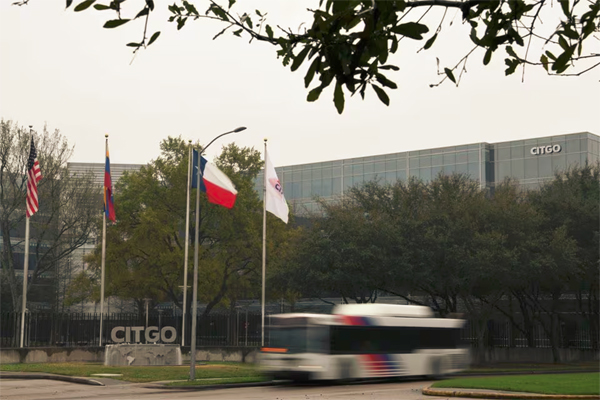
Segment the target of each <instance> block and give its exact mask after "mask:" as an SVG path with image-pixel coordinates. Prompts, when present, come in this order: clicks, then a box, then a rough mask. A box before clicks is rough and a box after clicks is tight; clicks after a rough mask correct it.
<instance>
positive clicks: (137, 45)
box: [127, 42, 142, 47]
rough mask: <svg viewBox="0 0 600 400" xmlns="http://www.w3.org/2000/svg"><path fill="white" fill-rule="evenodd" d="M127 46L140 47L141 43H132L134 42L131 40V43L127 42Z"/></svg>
mask: <svg viewBox="0 0 600 400" xmlns="http://www.w3.org/2000/svg"><path fill="white" fill-rule="evenodd" d="M127 46H128V47H141V46H142V44H141V43H134V42H131V43H127Z"/></svg>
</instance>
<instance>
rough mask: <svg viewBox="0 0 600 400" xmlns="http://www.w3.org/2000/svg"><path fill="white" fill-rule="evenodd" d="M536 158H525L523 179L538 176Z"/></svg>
mask: <svg viewBox="0 0 600 400" xmlns="http://www.w3.org/2000/svg"><path fill="white" fill-rule="evenodd" d="M538 158H539V157H538ZM538 158H529V159H527V160H525V179H533V178H537V177H538V176H539V174H538Z"/></svg>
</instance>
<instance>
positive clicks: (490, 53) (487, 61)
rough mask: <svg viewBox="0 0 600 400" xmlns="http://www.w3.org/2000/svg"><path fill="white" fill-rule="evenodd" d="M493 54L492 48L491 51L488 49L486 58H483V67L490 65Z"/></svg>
mask: <svg viewBox="0 0 600 400" xmlns="http://www.w3.org/2000/svg"><path fill="white" fill-rule="evenodd" d="M492 53H493V50H492V48H491V47H490V48H489V49H487V51H486V52H485V56H483V65H488V64H489V63H490V61H491V59H492Z"/></svg>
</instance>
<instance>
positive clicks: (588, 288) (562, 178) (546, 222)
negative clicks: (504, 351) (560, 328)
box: [530, 164, 600, 350]
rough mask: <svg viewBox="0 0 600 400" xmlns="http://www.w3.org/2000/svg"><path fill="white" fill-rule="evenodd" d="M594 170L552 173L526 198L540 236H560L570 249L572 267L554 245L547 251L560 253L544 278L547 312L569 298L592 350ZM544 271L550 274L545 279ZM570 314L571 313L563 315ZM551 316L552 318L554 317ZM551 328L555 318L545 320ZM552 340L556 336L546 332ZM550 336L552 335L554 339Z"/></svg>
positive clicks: (596, 243) (597, 197)
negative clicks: (537, 217) (562, 298)
mask: <svg viewBox="0 0 600 400" xmlns="http://www.w3.org/2000/svg"><path fill="white" fill-rule="evenodd" d="M599 174H600V165H598V164H595V165H585V166H580V167H576V168H572V169H570V170H568V171H565V172H563V173H557V174H556V178H555V179H554V180H553V181H551V182H549V183H547V184H545V185H544V186H543V187H542V188H541V190H540V191H539V192H532V193H531V194H530V198H531V202H532V204H533V206H534V207H536V209H537V210H538V212H539V213H540V215H541V216H542V217H543V218H542V221H541V229H542V230H543V231H557V232H563V234H564V235H565V236H567V237H568V238H569V239H570V240H571V241H573V242H574V243H573V246H574V247H575V248H574V249H573V250H572V252H573V253H574V254H573V255H572V258H574V260H573V261H572V262H568V261H567V260H564V255H563V254H564V251H561V249H560V248H557V247H556V246H553V247H552V250H553V251H554V252H555V253H556V252H560V253H561V255H562V257H561V258H559V260H560V261H562V262H559V263H556V264H548V265H547V268H548V269H549V268H552V271H547V270H546V271H544V275H545V276H546V277H547V276H553V277H555V278H554V280H551V281H549V282H548V287H547V291H548V293H549V294H550V296H552V299H553V300H554V301H553V302H552V303H551V307H552V310H551V311H555V310H556V311H558V310H557V308H558V305H557V304H556V303H557V302H558V299H559V297H560V294H561V293H562V292H564V291H568V292H570V293H573V294H575V296H576V302H575V304H576V307H575V310H576V312H577V313H578V314H580V315H582V316H583V317H584V318H585V320H587V321H589V324H590V338H591V345H592V348H593V349H594V350H597V349H598V332H599V329H600V328H599V319H600V310H599V304H600V303H599V301H600V299H599V282H600V256H599V254H600V234H599V227H598V217H599V216H600V178H599V176H600V175H599ZM548 272H554V273H552V274H548ZM569 311H573V310H569ZM553 314H556V313H555V312H554V313H553ZM551 318H552V321H553V323H554V325H553V326H552V328H551V329H554V328H556V322H554V320H555V319H556V318H557V317H556V315H551ZM552 332H553V334H554V335H555V334H556V333H555V332H554V331H552ZM554 335H553V336H554Z"/></svg>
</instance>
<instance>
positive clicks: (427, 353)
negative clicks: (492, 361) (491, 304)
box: [259, 304, 470, 381]
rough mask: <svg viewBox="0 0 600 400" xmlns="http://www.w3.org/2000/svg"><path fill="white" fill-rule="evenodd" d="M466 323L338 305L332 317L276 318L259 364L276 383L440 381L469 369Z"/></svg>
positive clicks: (400, 309) (402, 310)
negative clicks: (407, 378) (463, 331)
mask: <svg viewBox="0 0 600 400" xmlns="http://www.w3.org/2000/svg"><path fill="white" fill-rule="evenodd" d="M464 324H465V321H464V320H461V319H449V318H434V317H433V312H432V310H431V309H430V308H429V307H423V306H407V305H394V304H347V305H338V306H335V307H334V309H333V313H332V314H298V313H296V314H294V313H292V314H278V315H273V316H271V323H270V325H269V335H270V336H269V338H270V341H269V346H268V347H264V348H262V349H261V352H260V356H259V365H260V367H261V369H262V371H263V372H264V373H265V374H267V375H269V376H271V377H273V379H284V380H288V379H291V380H295V381H305V380H342V381H347V380H353V379H365V378H390V377H400V376H427V377H440V376H443V375H447V374H452V373H456V372H459V371H461V370H464V369H466V368H467V367H468V365H469V362H470V359H469V351H468V348H467V347H466V346H465V345H463V344H462V343H461V340H460V331H461V328H462V327H463V326H464Z"/></svg>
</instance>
